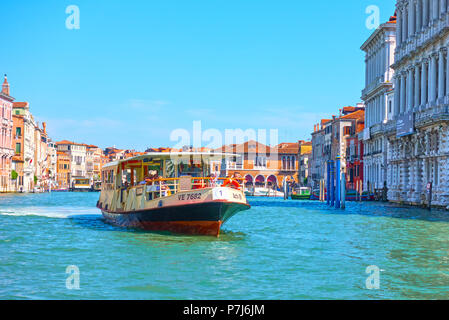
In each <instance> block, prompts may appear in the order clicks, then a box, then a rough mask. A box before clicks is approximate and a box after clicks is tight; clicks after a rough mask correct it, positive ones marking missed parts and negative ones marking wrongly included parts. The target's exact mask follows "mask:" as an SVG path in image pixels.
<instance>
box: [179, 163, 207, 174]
mask: <svg viewBox="0 0 449 320" xmlns="http://www.w3.org/2000/svg"><path fill="white" fill-rule="evenodd" d="M209 175H210V167H209V166H208V165H206V164H205V163H204V162H202V161H201V160H182V161H181V162H180V163H179V164H178V177H182V176H192V177H194V178H195V177H207V176H209Z"/></svg>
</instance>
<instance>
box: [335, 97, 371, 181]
mask: <svg viewBox="0 0 449 320" xmlns="http://www.w3.org/2000/svg"><path fill="white" fill-rule="evenodd" d="M364 122H365V107H364V105H363V103H358V104H357V106H356V107H352V106H348V107H343V108H342V109H340V116H339V117H333V120H332V124H331V126H330V128H329V129H330V133H328V135H330V139H329V140H330V141H331V148H330V149H331V155H330V160H335V159H336V158H337V156H340V157H341V161H340V163H341V172H342V173H346V149H347V146H348V140H347V139H348V138H349V137H351V135H353V134H355V132H356V131H357V130H359V128H360V126H363V125H364Z"/></svg>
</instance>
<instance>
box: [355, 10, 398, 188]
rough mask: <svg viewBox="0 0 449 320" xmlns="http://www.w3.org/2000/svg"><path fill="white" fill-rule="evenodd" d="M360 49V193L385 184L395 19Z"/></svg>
mask: <svg viewBox="0 0 449 320" xmlns="http://www.w3.org/2000/svg"><path fill="white" fill-rule="evenodd" d="M361 49H362V50H363V51H364V52H365V54H366V58H365V66H366V68H365V88H364V89H363V91H362V99H363V101H364V102H365V106H366V113H365V117H366V119H365V130H364V136H363V139H364V151H365V154H364V173H365V175H364V190H367V189H380V188H383V187H384V184H386V182H387V150H388V142H387V138H386V136H385V130H384V125H385V124H386V123H387V121H388V120H389V115H390V116H391V112H390V113H389V109H390V110H391V109H392V101H391V98H389V92H391V91H392V89H393V82H392V81H393V75H394V70H393V69H392V68H391V65H392V64H393V62H394V52H395V49H396V17H395V16H393V17H391V18H390V21H388V22H387V23H384V24H382V25H380V26H379V27H378V28H377V29H376V31H374V32H373V34H372V35H371V36H370V37H369V38H368V40H366V41H365V43H364V44H363V45H362V47H361Z"/></svg>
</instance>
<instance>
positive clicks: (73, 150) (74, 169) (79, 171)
mask: <svg viewBox="0 0 449 320" xmlns="http://www.w3.org/2000/svg"><path fill="white" fill-rule="evenodd" d="M56 146H57V151H60V152H64V153H66V154H67V155H68V156H69V157H70V186H72V184H73V181H74V180H75V178H87V170H86V157H87V145H86V144H83V143H76V142H72V141H67V140H63V141H59V142H57V143H56Z"/></svg>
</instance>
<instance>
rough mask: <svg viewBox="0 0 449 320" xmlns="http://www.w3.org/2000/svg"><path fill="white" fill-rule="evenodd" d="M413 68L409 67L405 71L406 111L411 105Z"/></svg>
mask: <svg viewBox="0 0 449 320" xmlns="http://www.w3.org/2000/svg"><path fill="white" fill-rule="evenodd" d="M413 99H414V97H413V69H412V68H411V67H410V68H409V69H408V73H407V106H406V111H408V110H410V109H411V108H412V106H413Z"/></svg>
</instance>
